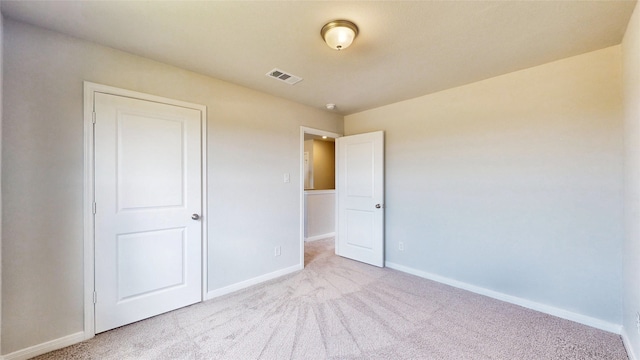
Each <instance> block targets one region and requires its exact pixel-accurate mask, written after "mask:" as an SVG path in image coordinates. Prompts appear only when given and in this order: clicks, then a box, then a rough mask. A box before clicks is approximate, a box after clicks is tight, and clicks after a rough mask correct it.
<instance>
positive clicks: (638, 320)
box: [636, 312, 640, 334]
mask: <svg viewBox="0 0 640 360" xmlns="http://www.w3.org/2000/svg"><path fill="white" fill-rule="evenodd" d="M636 329H637V330H638V334H640V312H637V313H636Z"/></svg>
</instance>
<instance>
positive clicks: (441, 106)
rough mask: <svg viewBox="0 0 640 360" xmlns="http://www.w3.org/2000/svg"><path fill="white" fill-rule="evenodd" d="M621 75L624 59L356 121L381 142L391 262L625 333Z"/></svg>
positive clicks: (430, 99) (543, 69) (348, 121)
mask: <svg viewBox="0 0 640 360" xmlns="http://www.w3.org/2000/svg"><path fill="white" fill-rule="evenodd" d="M620 63H621V51H620V46H614V47H611V48H607V49H603V50H600V51H596V52H592V53H588V54H584V55H580V56H576V57H572V58H568V59H564V60H560V61H556V62H552V63H549V64H545V65H542V66H538V67H534V68H530V69H526V70H523V71H518V72H514V73H510V74H507V75H503V76H499V77H495V78H492V79H488V80H484V81H481V82H477V83H473V84H470V85H466V86H462V87H458V88H454V89H450V90H446V91H442V92H439V93H435V94H431V95H427V96H424V97H420V98H416V99H412V100H408V101H404V102H400V103H396V104H392V105H388V106H385V107H381V108H378V109H373V110H369V111H365V112H362V113H358V114H353V115H349V116H346V117H345V133H346V134H347V135H349V134H355V133H362V132H367V131H374V130H384V131H385V146H386V154H385V156H386V160H385V167H386V201H385V204H386V206H385V208H386V212H385V214H386V215H385V216H386V220H385V221H386V223H385V226H386V247H385V251H386V260H387V261H388V262H392V263H395V264H398V265H401V266H404V267H408V268H411V269H414V270H417V271H419V272H423V273H428V274H432V275H437V276H440V277H445V278H449V279H452V280H455V281H459V282H463V283H466V284H469V285H472V286H476V287H480V288H483V289H487V290H490V291H494V292H498V293H502V294H506V295H509V296H514V297H518V298H522V299H526V300H528V301H531V302H535V303H538V304H543V305H544V306H548V307H554V308H559V309H563V310H566V311H570V312H572V313H576V314H579V315H580V316H586V317H590V318H592V319H596V320H597V321H598V322H600V321H601V322H605V323H608V324H611V326H612V327H614V328H615V327H616V326H617V325H619V324H620V323H621V305H622V304H621V292H622V280H621V276H622V267H621V258H622V242H623V213H622V209H623V197H622V191H623V164H622V159H623V156H622V153H623V145H622V142H623V130H622V100H621V89H622V80H621V68H620V67H621V66H620ZM400 241H402V242H404V251H399V250H398V242H400Z"/></svg>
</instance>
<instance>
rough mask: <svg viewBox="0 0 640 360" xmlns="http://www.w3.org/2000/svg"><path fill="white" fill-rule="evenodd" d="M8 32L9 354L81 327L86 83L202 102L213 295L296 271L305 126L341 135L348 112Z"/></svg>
mask: <svg viewBox="0 0 640 360" xmlns="http://www.w3.org/2000/svg"><path fill="white" fill-rule="evenodd" d="M4 25H5V27H4V29H5V30H4V31H5V33H4V35H5V53H4V55H5V56H4V66H5V67H4V76H5V78H4V80H5V81H4V86H3V89H4V99H3V104H4V110H5V111H4V122H3V136H2V170H3V171H2V182H3V183H2V194H3V199H2V206H3V208H4V210H5V211H4V212H3V218H2V223H3V225H4V226H3V228H2V239H3V243H2V265H3V271H2V294H3V301H2V353H3V354H7V353H11V352H14V351H16V350H19V349H23V348H26V347H29V346H32V345H36V344H40V343H43V342H45V341H49V340H52V339H57V338H60V337H62V336H66V335H70V334H73V333H76V332H78V331H82V326H83V275H82V274H83V262H82V260H83V238H82V236H83V224H82V220H83V214H82V206H83V202H82V201H83V200H82V195H83V171H84V170H83V81H85V80H87V81H92V82H96V83H101V84H105V85H111V86H116V87H121V88H125V89H129V90H135V91H140V92H144V93H149V94H154V95H159V96H164V97H168V98H173V99H178V100H184V101H188V102H193V103H198V104H203V105H206V106H207V108H208V120H207V121H208V146H209V148H208V164H207V170H208V174H209V180H208V184H207V186H208V191H209V208H208V211H209V218H208V219H207V222H208V225H209V239H208V246H209V264H208V266H209V268H208V269H209V284H208V285H209V291H211V290H215V289H220V288H223V287H225V286H229V285H232V284H236V283H238V282H241V281H244V280H247V279H251V278H254V277H257V276H260V275H264V274H267V273H270V272H273V271H277V270H281V269H285V268H289V267H292V266H295V265H297V264H298V263H299V256H300V243H299V234H300V226H299V219H300V213H299V212H300V210H299V201H300V189H299V185H298V184H299V174H300V165H299V161H300V158H299V156H300V154H299V141H300V140H299V136H300V126H309V127H314V128H319V129H323V130H327V131H331V132H342V123H343V121H342V117H341V116H338V115H335V114H331V113H328V112H326V111H322V110H320V109H312V108H309V107H306V106H302V105H299V104H296V103H293V102H289V101H286V100H283V99H280V98H276V97H273V96H269V95H266V94H263V93H259V92H256V91H252V90H249V89H246V88H243V87H240V86H236V85H233V84H229V83H226V82H223V81H219V80H216V79H212V78H209V77H206V76H203V75H199V74H196V73H193V72H189V71H186V70H182V69H179V68H175V67H172V66H168V65H165V64H162V63H158V62H155V61H151V60H148V59H144V58H141V57H137V56H133V55H130V54H127V53H123V52H120V51H116V50H113V49H110V48H106V47H103V46H99V45H95V44H91V43H87V42H84V41H80V40H77V39H73V38H69V37H66V36H62V35H59V34H56V33H53V32H50V31H46V30H43V29H39V28H35V27H32V26H29V25H26V24H23V23H19V22H16V21H12V20H5V24H4ZM256 76H263V75H262V74H256ZM291 91H295V89H294V88H292V90H291ZM283 173H290V174H291V182H290V183H288V184H285V183H283ZM275 246H281V247H282V256H280V257H274V256H273V250H274V247H275Z"/></svg>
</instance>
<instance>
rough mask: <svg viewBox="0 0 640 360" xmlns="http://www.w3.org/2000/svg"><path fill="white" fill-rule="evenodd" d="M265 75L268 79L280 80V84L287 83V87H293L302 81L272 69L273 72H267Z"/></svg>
mask: <svg viewBox="0 0 640 360" xmlns="http://www.w3.org/2000/svg"><path fill="white" fill-rule="evenodd" d="M266 75H267V76H268V77H271V78H274V79H277V80H280V81H282V82H285V83H287V84H289V85H294V84H296V83H298V82H299V81H302V78H301V77H298V76H295V75H291V74H288V73H287V72H285V71H282V70H280V69H273V70H271V71H269V72H268V73H267V74H266Z"/></svg>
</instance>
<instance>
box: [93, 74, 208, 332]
mask: <svg viewBox="0 0 640 360" xmlns="http://www.w3.org/2000/svg"><path fill="white" fill-rule="evenodd" d="M95 93H105V94H111V95H117V96H125V97H130V98H134V99H140V100H146V101H154V102H159V103H164V104H169V105H175V106H180V107H185V108H190V109H195V110H198V111H200V113H201V114H202V115H201V116H202V122H201V131H202V149H201V151H202V184H201V186H202V220H203V221H202V289H201V301H202V300H204V296H205V294H206V293H207V238H208V237H207V222H208V221H207V219H208V218H207V167H206V164H207V107H206V106H204V105H198V104H193V103H188V102H184V101H179V100H173V99H167V98H163V97H160V96H155V95H149V94H144V93H139V92H136V91H130V90H125V89H120V88H116V87H111V86H107V85H100V84H96V83H92V82H88V81H85V82H84V200H83V204H84V208H83V214H84V338H85V340H86V339H90V338H92V337H94V336H95V304H94V289H95V278H94V276H95V264H94V261H95V259H94V257H95V254H94V249H95V248H94V239H95V224H94V213H93V209H94V207H93V203H94V190H95V181H94V178H95V164H94V138H93V136H94V129H93V119H94V115H93V114H94V112H93V107H94V105H93V104H94V94H95Z"/></svg>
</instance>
